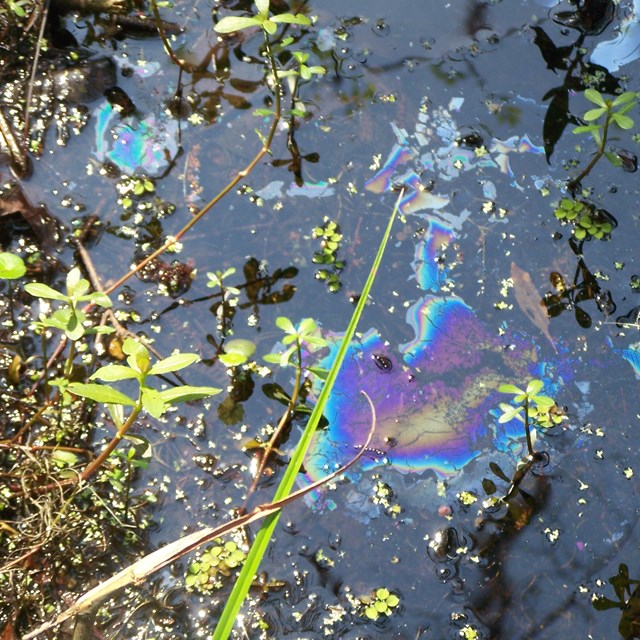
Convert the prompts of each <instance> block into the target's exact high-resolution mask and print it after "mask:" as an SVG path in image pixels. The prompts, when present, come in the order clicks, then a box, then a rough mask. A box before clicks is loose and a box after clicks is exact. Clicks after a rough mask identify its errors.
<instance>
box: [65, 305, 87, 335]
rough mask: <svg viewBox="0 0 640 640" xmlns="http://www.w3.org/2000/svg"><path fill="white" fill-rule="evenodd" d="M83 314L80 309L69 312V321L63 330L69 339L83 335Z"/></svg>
mask: <svg viewBox="0 0 640 640" xmlns="http://www.w3.org/2000/svg"><path fill="white" fill-rule="evenodd" d="M84 318H85V315H84V313H82V312H81V311H76V312H75V313H71V315H70V316H69V322H68V323H67V326H66V328H65V330H64V332H65V333H66V335H67V337H68V338H69V340H74V341H75V340H80V338H82V336H83V335H84V326H83V324H82V323H83V322H84Z"/></svg>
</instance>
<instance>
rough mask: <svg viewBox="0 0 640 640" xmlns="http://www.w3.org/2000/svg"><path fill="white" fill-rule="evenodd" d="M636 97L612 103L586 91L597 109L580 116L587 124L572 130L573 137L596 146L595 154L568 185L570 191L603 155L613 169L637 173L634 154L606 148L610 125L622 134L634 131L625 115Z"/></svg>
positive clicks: (629, 94) (632, 94)
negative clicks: (588, 139)
mask: <svg viewBox="0 0 640 640" xmlns="http://www.w3.org/2000/svg"><path fill="white" fill-rule="evenodd" d="M639 95H640V94H638V93H636V92H634V91H626V92H625V93H621V94H620V95H619V96H616V97H615V98H614V99H613V100H612V99H609V98H605V97H604V96H603V95H602V94H601V93H600V92H599V91H597V90H596V89H586V90H585V92H584V97H585V98H586V99H587V100H589V102H591V103H593V104H595V105H596V106H595V108H592V109H588V110H587V111H586V112H585V113H584V114H583V116H582V120H583V121H584V122H586V123H587V124H583V125H580V126H578V127H575V128H574V129H573V133H576V134H588V135H590V136H591V137H592V138H593V141H594V142H595V143H596V146H597V151H596V153H595V155H594V156H593V158H592V159H591V161H590V162H589V164H588V165H587V166H586V167H585V168H584V169H583V170H582V172H581V173H580V175H579V176H577V177H576V178H574V179H573V180H570V181H569V183H568V187H569V190H570V191H574V190H575V189H576V187H578V185H579V184H580V182H581V181H582V179H583V178H584V177H585V176H587V175H588V174H589V173H590V171H591V170H592V169H593V167H594V166H595V165H596V164H597V162H598V161H599V160H600V158H601V157H602V156H603V155H604V156H606V157H607V159H608V160H609V162H611V164H613V165H614V166H616V167H622V168H623V169H624V170H626V171H635V170H636V168H637V166H636V165H637V160H636V158H635V156H634V155H633V154H628V153H627V152H624V151H618V150H616V149H614V148H611V147H609V134H610V130H611V126H612V125H615V127H617V128H618V129H623V130H627V129H631V128H633V127H634V125H635V122H634V121H633V119H632V118H631V117H630V116H629V115H628V113H629V112H630V111H631V110H632V109H634V108H635V107H636V105H637V104H638V98H639Z"/></svg>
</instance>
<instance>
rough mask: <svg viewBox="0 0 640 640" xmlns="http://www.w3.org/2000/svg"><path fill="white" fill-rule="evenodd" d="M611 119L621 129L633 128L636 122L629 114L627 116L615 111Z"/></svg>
mask: <svg viewBox="0 0 640 640" xmlns="http://www.w3.org/2000/svg"><path fill="white" fill-rule="evenodd" d="M611 119H612V120H613V121H614V122H615V123H616V124H617V125H618V126H619V127H620V128H621V129H633V125H634V122H633V120H632V119H631V118H630V117H629V116H625V115H623V114H621V113H614V114H613V115H612V116H611Z"/></svg>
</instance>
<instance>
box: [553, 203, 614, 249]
mask: <svg viewBox="0 0 640 640" xmlns="http://www.w3.org/2000/svg"><path fill="white" fill-rule="evenodd" d="M553 215H554V216H555V217H556V218H557V219H558V220H560V221H561V222H563V223H568V224H571V225H572V229H571V232H572V234H573V236H574V237H575V238H576V240H585V239H586V238H595V239H596V240H608V239H609V238H610V237H611V232H612V231H613V229H614V227H615V226H616V221H615V220H614V218H613V217H612V216H610V215H609V214H608V213H607V212H606V211H604V210H602V209H596V208H595V207H594V206H593V205H591V204H589V203H588V202H583V201H581V200H571V199H570V198H563V199H562V200H561V202H560V204H559V205H558V206H557V207H556V209H555V211H554V212H553Z"/></svg>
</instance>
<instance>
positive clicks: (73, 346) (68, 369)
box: [64, 340, 76, 380]
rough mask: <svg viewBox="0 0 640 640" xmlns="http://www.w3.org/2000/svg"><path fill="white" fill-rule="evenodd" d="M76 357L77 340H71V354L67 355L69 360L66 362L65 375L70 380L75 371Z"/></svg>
mask: <svg viewBox="0 0 640 640" xmlns="http://www.w3.org/2000/svg"><path fill="white" fill-rule="evenodd" d="M75 357H76V341H75V340H72V341H71V346H70V347H69V355H68V356H67V360H66V362H65V363H64V377H65V378H66V379H67V380H69V378H70V377H71V372H72V371H73V359H74V358H75Z"/></svg>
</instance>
